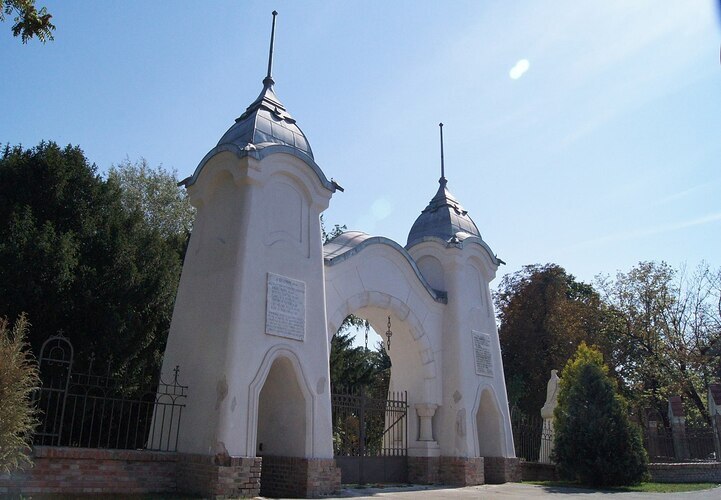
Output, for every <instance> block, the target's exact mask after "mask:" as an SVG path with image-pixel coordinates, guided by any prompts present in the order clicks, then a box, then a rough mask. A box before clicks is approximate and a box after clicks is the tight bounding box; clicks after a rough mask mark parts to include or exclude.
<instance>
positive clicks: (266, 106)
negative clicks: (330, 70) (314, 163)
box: [218, 75, 313, 159]
mask: <svg viewBox="0 0 721 500" xmlns="http://www.w3.org/2000/svg"><path fill="white" fill-rule="evenodd" d="M274 83H275V82H274V81H273V78H271V77H270V75H269V76H267V77H266V78H265V79H264V80H263V90H262V91H261V92H260V95H259V96H258V98H257V99H256V100H255V101H253V103H252V104H251V105H250V106H248V108H247V109H246V110H245V113H243V114H242V115H240V117H239V118H237V119H236V120H235V124H234V125H233V126H232V127H230V128H229V129H228V131H227V132H226V133H225V134H224V135H223V137H221V138H220V141H218V146H221V145H224V144H234V145H236V146H238V147H240V148H250V149H262V148H263V147H265V146H270V145H273V144H280V145H284V146H290V147H291V148H294V149H295V150H297V151H299V152H301V153H303V154H305V155H307V156H309V157H310V158H311V159H313V150H312V149H311V148H310V144H309V143H308V139H306V137H305V134H303V131H301V129H300V128H299V127H298V125H296V123H295V120H294V119H293V117H292V116H290V113H288V111H287V110H286V109H285V106H283V104H282V103H281V102H280V99H278V96H276V95H275V92H274V91H273V84H274Z"/></svg>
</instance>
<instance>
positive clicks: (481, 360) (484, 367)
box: [472, 331, 493, 377]
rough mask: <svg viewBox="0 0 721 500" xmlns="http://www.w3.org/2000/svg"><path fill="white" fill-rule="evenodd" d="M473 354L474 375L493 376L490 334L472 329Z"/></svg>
mask: <svg viewBox="0 0 721 500" xmlns="http://www.w3.org/2000/svg"><path fill="white" fill-rule="evenodd" d="M472 333H473V335H472V336H473V354H474V358H475V365H476V375H483V376H485V377H492V376H493V360H492V358H491V336H490V335H488V334H487V333H480V332H476V331H473V332H472Z"/></svg>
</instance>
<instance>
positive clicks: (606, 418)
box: [553, 342, 647, 486]
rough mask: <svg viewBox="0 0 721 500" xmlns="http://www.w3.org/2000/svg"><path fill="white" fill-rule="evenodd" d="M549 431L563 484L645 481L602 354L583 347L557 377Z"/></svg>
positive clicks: (640, 453)
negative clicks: (559, 377)
mask: <svg viewBox="0 0 721 500" xmlns="http://www.w3.org/2000/svg"><path fill="white" fill-rule="evenodd" d="M554 425H555V440H554V450H553V459H554V460H555V462H556V464H557V466H558V470H559V473H560V474H561V476H562V477H563V478H565V479H570V480H574V481H579V482H581V483H582V484H587V485H591V486H620V485H629V484H635V483H638V482H640V481H642V480H643V479H644V478H645V477H646V462H647V458H646V451H645V450H644V448H643V443H642V441H641V434H640V432H639V430H638V428H636V427H634V426H633V425H632V424H631V422H630V420H629V418H628V408H627V405H626V402H625V401H624V399H623V397H622V396H620V395H619V394H617V393H616V383H615V381H614V380H613V379H612V378H611V377H609V376H608V367H606V366H605V365H604V364H603V356H602V354H601V352H600V351H598V350H595V349H593V348H590V347H587V346H586V344H585V342H582V343H581V344H580V345H579V347H578V350H577V351H576V354H575V356H574V357H573V359H570V360H569V361H568V363H567V364H566V366H565V368H564V369H563V372H562V374H561V382H560V390H559V394H558V406H557V407H556V410H555V424H554Z"/></svg>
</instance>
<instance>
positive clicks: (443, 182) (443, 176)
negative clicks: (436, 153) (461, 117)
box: [438, 123, 448, 186]
mask: <svg viewBox="0 0 721 500" xmlns="http://www.w3.org/2000/svg"><path fill="white" fill-rule="evenodd" d="M438 127H440V129H441V178H440V179H438V182H439V183H440V184H441V185H442V186H445V185H446V183H447V182H448V181H447V180H446V165H445V163H444V160H443V123H439V124H438Z"/></svg>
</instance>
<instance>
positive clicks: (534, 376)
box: [495, 264, 604, 415]
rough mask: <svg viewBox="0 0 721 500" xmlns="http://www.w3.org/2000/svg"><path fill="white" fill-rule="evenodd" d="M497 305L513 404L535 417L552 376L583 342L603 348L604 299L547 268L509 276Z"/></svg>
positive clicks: (528, 268)
mask: <svg viewBox="0 0 721 500" xmlns="http://www.w3.org/2000/svg"><path fill="white" fill-rule="evenodd" d="M495 302H496V311H497V314H498V319H499V322H500V326H499V332H498V334H499V339H500V342H501V352H502V356H503V367H504V372H505V377H506V386H507V390H508V398H509V402H510V404H511V405H512V406H516V407H517V408H518V409H520V410H521V411H522V412H523V413H525V414H526V415H536V414H538V412H539V411H540V409H541V407H542V406H543V403H544V401H545V394H546V384H547V382H548V378H549V377H550V374H551V370H553V369H559V368H560V367H562V366H563V365H564V364H565V363H566V361H567V360H568V359H569V358H570V357H571V355H572V354H573V352H574V351H575V350H576V347H577V346H578V345H579V343H580V342H582V341H587V342H593V343H597V344H602V345H603V338H601V337H600V336H599V335H598V332H599V331H600V330H601V325H602V323H603V321H604V316H603V314H602V310H601V301H600V297H599V295H598V293H596V291H595V290H594V289H593V287H591V286H590V285H588V284H586V283H583V282H580V281H577V280H576V279H575V278H574V277H573V276H572V275H570V274H568V273H567V272H566V270H565V269H563V268H562V267H560V266H558V265H556V264H546V265H543V266H541V265H532V266H525V267H524V268H523V269H522V270H520V271H518V272H516V273H514V274H511V275H506V276H504V277H503V280H502V281H501V284H500V286H499V288H498V291H497V293H496V294H495ZM529 353H533V356H530V357H529Z"/></svg>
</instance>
